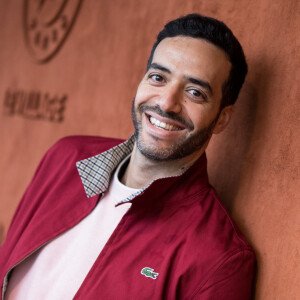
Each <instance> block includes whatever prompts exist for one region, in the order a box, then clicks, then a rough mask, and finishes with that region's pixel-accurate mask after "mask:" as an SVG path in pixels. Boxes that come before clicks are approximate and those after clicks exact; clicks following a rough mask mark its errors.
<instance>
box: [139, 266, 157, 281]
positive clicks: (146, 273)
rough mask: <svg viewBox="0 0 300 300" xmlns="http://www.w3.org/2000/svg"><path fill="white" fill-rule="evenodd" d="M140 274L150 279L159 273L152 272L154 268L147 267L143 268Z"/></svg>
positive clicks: (155, 277)
mask: <svg viewBox="0 0 300 300" xmlns="http://www.w3.org/2000/svg"><path fill="white" fill-rule="evenodd" d="M141 274H142V275H144V276H146V277H149V278H152V279H157V276H158V275H159V273H156V272H154V269H151V268H148V267H145V268H143V269H142V271H141Z"/></svg>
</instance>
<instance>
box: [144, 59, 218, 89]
mask: <svg viewBox="0 0 300 300" xmlns="http://www.w3.org/2000/svg"><path fill="white" fill-rule="evenodd" d="M149 69H154V70H160V71H162V72H165V73H168V74H171V71H170V70H169V69H168V68H166V67H163V66H162V65H160V64H157V63H152V64H151V65H150V67H149ZM185 79H186V80H187V81H189V82H191V83H193V84H197V85H199V86H201V87H203V88H205V89H206V90H208V91H209V92H210V94H211V95H212V94H213V91H212V88H211V86H210V84H209V83H208V82H207V81H205V80H201V79H198V78H193V77H187V76H185Z"/></svg>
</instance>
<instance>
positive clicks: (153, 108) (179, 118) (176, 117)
mask: <svg viewBox="0 0 300 300" xmlns="http://www.w3.org/2000/svg"><path fill="white" fill-rule="evenodd" d="M138 111H139V112H140V113H143V112H145V113H147V111H148V112H149V111H152V112H155V113H156V114H158V115H159V116H161V117H163V118H167V119H170V120H173V121H177V122H179V123H181V124H182V125H183V126H184V127H186V128H188V129H189V130H193V129H194V125H193V124H192V122H190V121H188V120H186V119H184V118H183V117H182V116H180V115H179V114H177V113H174V112H172V111H170V112H166V111H163V110H162V109H161V108H160V107H159V105H155V106H149V105H147V104H145V103H142V104H141V105H140V106H139V107H138Z"/></svg>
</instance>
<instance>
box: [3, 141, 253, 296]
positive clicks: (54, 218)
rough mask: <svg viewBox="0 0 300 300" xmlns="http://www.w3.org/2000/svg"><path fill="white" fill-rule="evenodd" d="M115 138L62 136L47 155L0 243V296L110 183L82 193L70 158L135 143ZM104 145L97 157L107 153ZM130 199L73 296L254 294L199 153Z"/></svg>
mask: <svg viewBox="0 0 300 300" xmlns="http://www.w3.org/2000/svg"><path fill="white" fill-rule="evenodd" d="M131 139H133V138H131ZM121 142H122V141H120V140H116V139H110V138H100V137H84V136H78V137H67V138H64V139H62V140H60V141H59V142H57V143H56V144H55V145H54V146H53V147H52V148H50V150H49V151H48V152H47V153H46V155H45V156H44V158H43V160H42V161H41V163H40V165H39V167H38V169H37V171H36V173H35V175H34V178H33V180H32V182H31V183H30V185H29V187H28V189H27V190H26V192H25V194H24V196H23V198H22V200H21V202H20V204H19V207H18V209H17V211H16V213H15V215H14V218H13V220H12V223H11V226H10V228H9V231H8V234H7V238H6V241H5V242H4V244H3V245H2V247H1V250H0V280H1V286H2V293H1V294H2V299H3V297H4V295H5V289H6V286H7V284H9V275H10V274H11V272H12V271H13V269H14V267H15V266H16V265H18V264H19V263H21V262H22V261H23V260H25V259H26V258H27V257H28V256H30V255H31V254H32V253H33V252H35V251H36V250H37V249H40V248H41V247H42V246H43V245H45V244H46V243H48V242H49V241H50V242H51V240H52V239H54V238H55V237H56V236H58V235H59V234H61V233H63V232H64V231H66V230H68V229H70V228H72V227H73V226H75V225H76V224H77V223H78V222H80V220H82V219H83V218H84V217H85V216H87V215H88V214H89V213H90V212H91V211H92V210H93V209H94V208H95V206H96V205H97V203H98V201H101V194H102V193H103V192H105V189H106V188H107V185H108V183H104V185H103V187H102V188H101V189H100V192H99V194H95V195H89V197H87V194H88V192H87V189H88V187H85V188H84V187H83V184H82V181H81V180H82V178H80V175H79V173H80V172H79V173H78V170H77V168H76V162H78V161H80V160H83V159H87V158H89V157H91V156H95V155H97V154H98V153H102V152H104V151H106V150H108V149H110V148H112V147H114V146H116V147H117V148H118V147H120V148H122V147H123V148H125V149H127V150H126V151H125V152H126V153H125V152H124V153H123V154H122V155H119V156H120V157H119V158H118V160H119V161H121V160H122V159H123V157H124V156H126V155H127V153H128V151H129V152H130V151H131V147H132V144H133V142H131V143H128V141H127V144H126V142H125V143H123V146H121V145H122V144H120V143H121ZM119 144H120V145H119ZM124 145H125V146H124ZM116 147H115V148H116ZM115 148H113V149H115ZM118 149H119V148H118ZM109 151H111V150H108V151H107V152H104V153H102V154H101V155H104V156H106V157H110V155H111V154H110V152H109ZM101 157H102V156H101ZM101 157H100V158H101ZM101 159H102V158H101ZM109 160H110V159H109ZM88 161H89V159H88ZM105 164H106V162H105ZM117 164H118V161H117ZM108 169H109V167H108ZM79 171H80V170H79ZM105 171H107V170H105ZM111 171H113V170H109V171H107V172H106V173H107V174H106V178H104V179H103V178H100V179H99V178H96V184H95V186H98V185H99V184H98V183H97V180H98V181H99V182H100V181H101V182H102V183H103V181H105V180H108V182H109V177H110V174H111ZM92 174H93V171H90V172H89V176H92ZM96 177H97V176H96ZM83 181H84V179H83ZM85 189H86V190H85ZM126 201H130V202H132V206H131V208H130V209H129V210H128V212H127V213H126V214H125V215H124V217H123V218H122V220H121V222H120V223H119V224H118V226H117V228H116V229H115V231H114V232H113V234H112V235H111V237H110V239H109V240H108V242H107V243H106V245H105V247H104V248H103V250H102V251H101V253H99V256H98V258H97V259H96V261H95V263H94V265H93V267H92V268H91V270H90V272H89V273H88V275H87V276H86V278H85V280H84V281H83V283H82V285H81V286H80V288H79V290H78V292H77V293H76V295H75V297H74V299H84V300H88V299H91V300H95V299H104V300H110V299H132V300H135V299H152V300H154V299H167V300H169V299H170V300H174V299H189V300H192V299H201V300H208V299H210V300H211V299H217V300H223V299H224V300H225V299H226V300H247V299H251V288H252V282H253V276H254V269H255V256H254V252H253V250H252V249H251V247H250V246H249V245H248V244H247V243H246V241H245V239H244V238H243V236H242V235H241V234H240V233H239V231H238V230H237V228H236V226H235V225H234V223H233V222H232V220H231V218H230V217H229V215H228V213H227V212H226V210H225V209H224V207H223V206H222V204H221V203H220V200H219V198H218V196H217V195H216V192H215V191H214V189H213V188H212V187H211V186H210V185H209V182H208V176H207V171H206V157H205V154H204V155H202V157H200V158H199V159H198V161H197V162H196V163H195V164H194V165H193V166H192V167H190V168H189V169H188V170H187V171H185V172H184V173H183V174H182V175H180V176H175V177H168V178H161V179H158V180H155V181H154V182H152V183H151V184H150V185H149V186H148V187H147V188H146V189H144V190H143V191H142V192H140V193H139V194H137V195H136V196H135V197H133V198H132V199H127V200H126ZM119 205H122V203H120V204H119ZM95 238H96V237H95ZM33 284H38V283H33Z"/></svg>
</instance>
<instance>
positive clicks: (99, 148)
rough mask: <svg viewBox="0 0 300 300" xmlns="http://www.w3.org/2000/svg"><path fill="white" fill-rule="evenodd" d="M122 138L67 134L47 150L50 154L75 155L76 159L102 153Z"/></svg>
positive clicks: (60, 155) (120, 141) (118, 142)
mask: <svg viewBox="0 0 300 300" xmlns="http://www.w3.org/2000/svg"><path fill="white" fill-rule="evenodd" d="M122 142H123V140H122V139H116V138H108V137H100V136H67V137H64V138H61V139H60V140H58V141H57V142H56V143H55V144H54V145H53V146H52V147H51V148H50V149H49V150H48V152H47V155H48V156H49V155H50V156H59V157H60V159H62V158H63V157H62V155H63V156H68V157H73V158H74V159H76V160H81V159H85V158H88V157H91V156H94V155H97V154H99V153H102V152H104V151H106V150H108V149H110V148H112V147H114V146H116V145H118V144H120V143H122Z"/></svg>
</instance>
